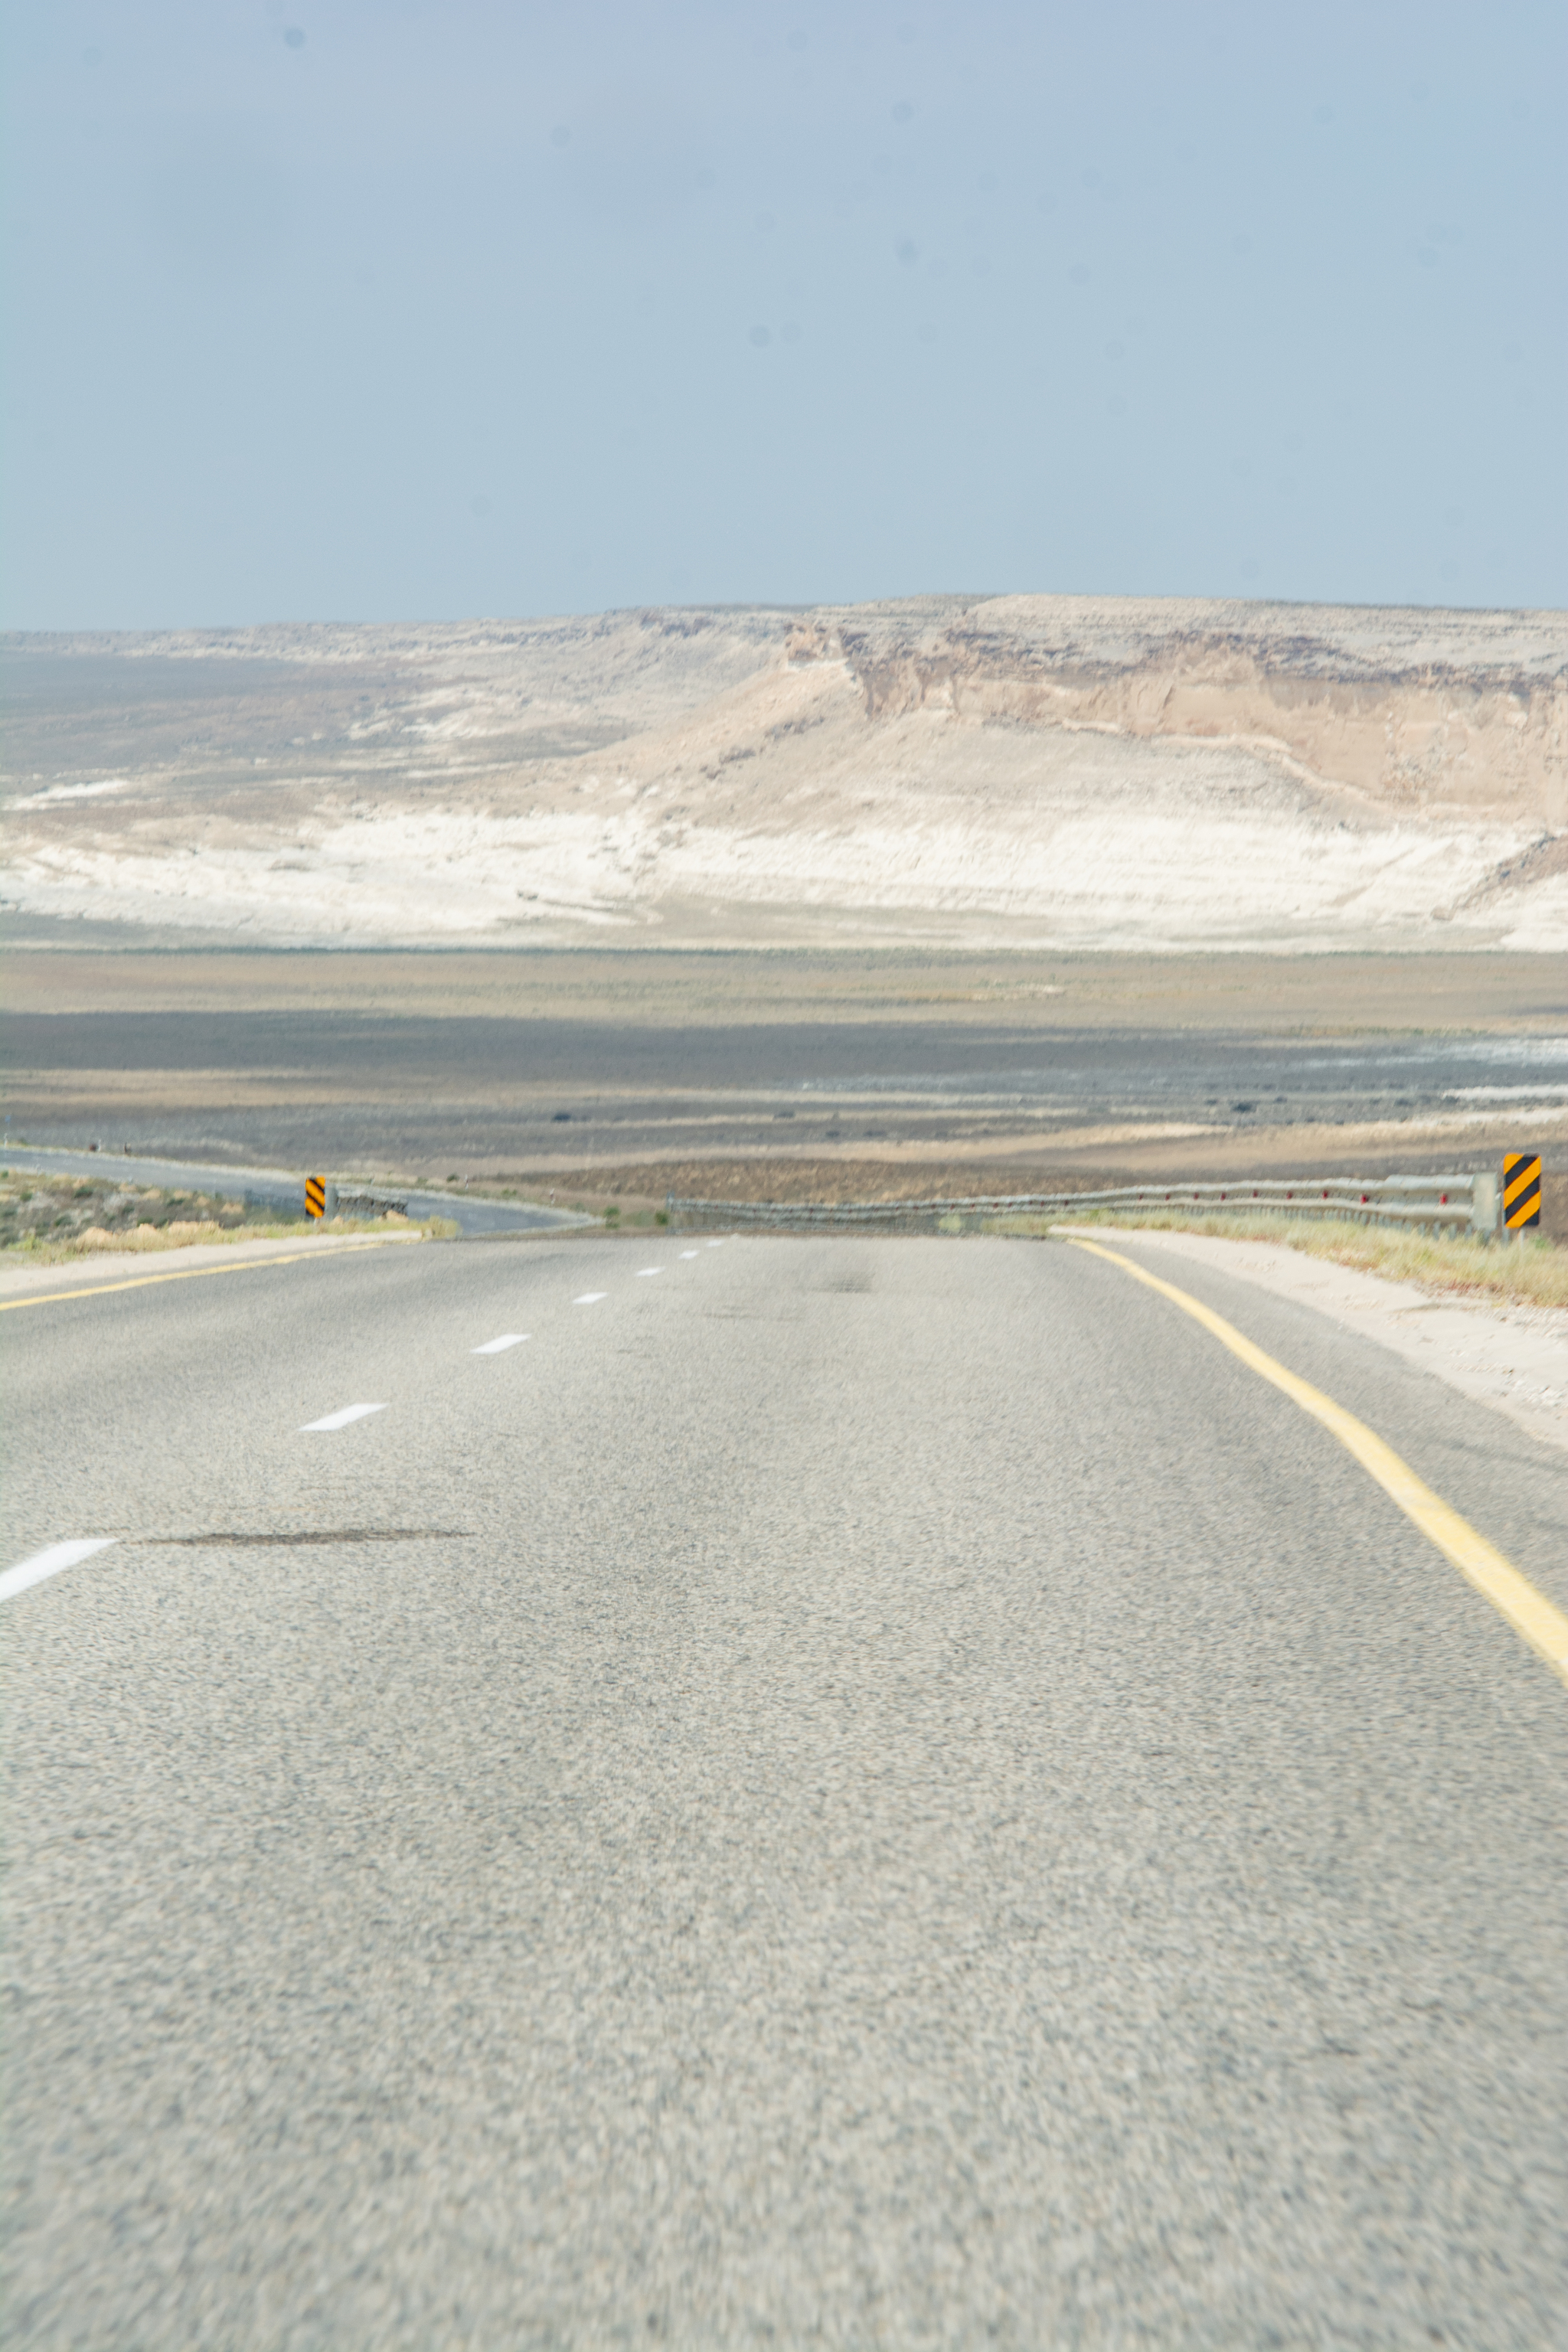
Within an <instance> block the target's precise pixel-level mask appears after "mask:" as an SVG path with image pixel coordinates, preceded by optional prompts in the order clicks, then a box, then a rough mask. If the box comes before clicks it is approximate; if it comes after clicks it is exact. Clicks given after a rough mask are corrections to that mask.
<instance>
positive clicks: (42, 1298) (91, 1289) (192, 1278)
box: [0, 1234, 419, 1315]
mask: <svg viewBox="0 0 1568 2352" xmlns="http://www.w3.org/2000/svg"><path fill="white" fill-rule="evenodd" d="M418 1239H419V1236H418V1234H375V1235H374V1238H370V1237H367V1238H366V1239H365V1240H364V1241H363V1242H341V1243H340V1244H338V1247H337V1248H336V1249H335V1250H291V1251H290V1252H289V1255H288V1256H287V1257H250V1258H236V1260H235V1262H234V1264H233V1265H183V1266H181V1267H180V1268H179V1269H178V1271H177V1272H176V1273H174V1274H136V1275H132V1277H131V1279H130V1280H129V1281H128V1282H84V1283H82V1284H81V1285H80V1286H79V1288H78V1289H76V1290H40V1291H36V1292H35V1293H34V1295H33V1296H32V1297H31V1298H4V1299H0V1315H10V1314H12V1313H14V1312H15V1310H16V1308H17V1307H58V1306H59V1304H60V1303H61V1301H62V1300H63V1299H67V1298H102V1297H104V1296H105V1294H106V1293H107V1292H109V1291H110V1290H145V1289H146V1288H147V1287H148V1286H149V1285H150V1284H152V1283H154V1282H199V1281H200V1280H201V1279H202V1276H204V1275H207V1274H255V1273H256V1271H257V1270H258V1267H260V1266H264V1265H299V1264H300V1261H301V1260H302V1259H304V1258H308V1257H339V1256H342V1255H345V1254H346V1253H349V1252H352V1251H353V1250H367V1249H384V1248H385V1247H386V1245H387V1244H388V1243H389V1242H416V1241H417V1240H418ZM239 1246H240V1247H242V1248H243V1246H244V1244H243V1243H242V1244H239Z"/></svg>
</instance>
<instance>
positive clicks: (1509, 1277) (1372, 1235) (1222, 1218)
mask: <svg viewBox="0 0 1568 2352" xmlns="http://www.w3.org/2000/svg"><path fill="white" fill-rule="evenodd" d="M1051 1224H1058V1225H1060V1224H1074V1225H1105V1226H1110V1227H1111V1228H1113V1229H1114V1228H1117V1227H1121V1229H1122V1230H1124V1231H1128V1232H1132V1231H1136V1230H1137V1229H1139V1228H1140V1227H1142V1228H1143V1229H1144V1230H1145V1231H1156V1232H1157V1231H1159V1230H1160V1229H1161V1228H1163V1229H1165V1230H1166V1231H1168V1232H1174V1233H1184V1234H1219V1235H1220V1236H1221V1237H1222V1238H1223V1239H1226V1240H1228V1241H1245V1242H1280V1243H1283V1244H1284V1245H1285V1247H1286V1248H1287V1249H1293V1250H1300V1251H1301V1252H1302V1254H1303V1255H1305V1256H1307V1257H1326V1258H1331V1259H1332V1260H1333V1261H1334V1263H1335V1265H1351V1266H1355V1267H1356V1268H1357V1269H1358V1270H1359V1271H1360V1272H1361V1273H1363V1274H1380V1275H1382V1276H1384V1279H1385V1280H1387V1281H1389V1282H1413V1283H1415V1284H1417V1285H1418V1286H1420V1288H1421V1289H1423V1290H1426V1291H1430V1292H1432V1293H1434V1294H1436V1295H1437V1296H1447V1297H1454V1296H1455V1295H1458V1296H1461V1297H1474V1298H1484V1299H1496V1300H1501V1301H1506V1302H1507V1303H1509V1304H1510V1305H1512V1306H1516V1307H1568V1250H1561V1249H1557V1248H1555V1247H1554V1246H1553V1244H1552V1243H1551V1242H1548V1241H1538V1240H1536V1241H1526V1242H1506V1243H1500V1242H1485V1243H1483V1242H1479V1241H1476V1240H1472V1239H1471V1238H1470V1237H1469V1236H1468V1235H1467V1236H1465V1237H1464V1238H1462V1239H1454V1240H1449V1239H1447V1237H1445V1238H1444V1239H1443V1240H1441V1241H1438V1240H1434V1239H1432V1238H1431V1237H1430V1236H1428V1235H1427V1234H1415V1233H1408V1232H1405V1233H1402V1232H1400V1231H1399V1230H1398V1228H1397V1227H1394V1226H1390V1225H1358V1224H1354V1223H1352V1222H1351V1220H1350V1219H1349V1218H1339V1217H1324V1218H1321V1219H1320V1218H1316V1217H1281V1216H1272V1215H1269V1214H1268V1213H1266V1212H1258V1213H1253V1214H1251V1215H1247V1214H1242V1215H1238V1216H1228V1215H1219V1216H1203V1215H1199V1216H1193V1215H1190V1214H1189V1215H1184V1214H1183V1213H1182V1212H1181V1211H1180V1210H1179V1209H1148V1210H1134V1211H1132V1212H1131V1213H1127V1212H1121V1211H1116V1210H1110V1209H1089V1210H1086V1211H1085V1212H1084V1213H1083V1214H1082V1215H1081V1216H1072V1215H1070V1214H1064V1215H1062V1216H1058V1217H1055V1218H1051V1219H1049V1220H1047V1219H1045V1218H1040V1217H1037V1218H1029V1219H1024V1218H998V1219H997V1221H996V1223H995V1224H994V1225H993V1226H991V1227H989V1228H988V1230H989V1231H991V1232H994V1233H1003V1232H1018V1231H1021V1230H1023V1229H1024V1228H1025V1227H1027V1229H1028V1230H1029V1231H1030V1232H1032V1233H1036V1234H1043V1233H1045V1232H1047V1230H1048V1228H1049V1226H1050V1225H1051Z"/></svg>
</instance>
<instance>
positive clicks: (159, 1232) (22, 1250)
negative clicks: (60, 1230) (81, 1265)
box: [7, 1216, 461, 1265]
mask: <svg viewBox="0 0 1568 2352" xmlns="http://www.w3.org/2000/svg"><path fill="white" fill-rule="evenodd" d="M383 1225H387V1226H391V1227H392V1228H393V1229H394V1230H395V1232H398V1233H405V1234H419V1235H420V1237H421V1239H423V1240H425V1241H451V1240H453V1239H455V1237H456V1236H457V1234H458V1232H459V1231H460V1230H461V1228H460V1227H459V1226H458V1225H457V1224H456V1223H454V1222H453V1220H452V1219H451V1218H450V1217H426V1218H425V1219H424V1220H423V1221H422V1222H421V1223H418V1224H415V1223H412V1222H411V1221H410V1220H409V1219H408V1218H407V1217H398V1216H388V1217H385V1218H382V1219H377V1220H376V1223H374V1224H371V1223H366V1222H364V1221H363V1220H362V1219H360V1218H352V1219H351V1218H347V1217H336V1218H334V1219H333V1221H332V1223H331V1224H330V1225H328V1224H323V1223H321V1220H320V1218H300V1219H298V1220H295V1221H293V1222H287V1221H286V1222H284V1223H279V1224H276V1225H220V1224H218V1223H216V1222H215V1221H212V1220H208V1219H199V1220H198V1219H186V1218H175V1219H174V1221H173V1222H172V1223H169V1224H166V1225H133V1226H132V1228H131V1230H130V1231H129V1232H128V1233H119V1234H111V1233H109V1232H107V1231H106V1230H105V1228H104V1227H103V1226H102V1225H89V1226H88V1228H87V1230H86V1231H85V1232H84V1233H79V1234H72V1235H71V1238H70V1239H69V1241H61V1242H47V1241H38V1240H37V1239H35V1238H34V1236H33V1235H32V1234H26V1235H24V1237H23V1239H22V1240H21V1241H20V1242H19V1243H18V1244H16V1255H17V1256H18V1257H22V1258H25V1259H26V1262H27V1264H28V1265H70V1264H72V1263H73V1262H74V1261H75V1260H77V1259H79V1258H84V1257H97V1256H99V1255H101V1254H102V1253H104V1252H106V1251H111V1252H113V1253H114V1254H116V1255H121V1254H123V1253H125V1252H130V1253H132V1255H135V1256H138V1257H142V1256H148V1255H156V1254H158V1253H161V1252H163V1251H164V1250H177V1249H193V1248H195V1246H196V1244H198V1243H204V1242H222V1243H224V1244H232V1245H234V1246H236V1247H243V1245H244V1244H246V1243H247V1242H289V1241H299V1240H302V1239H305V1238H307V1237H308V1236H309V1235H310V1234H372V1233H374V1232H375V1231H376V1230H377V1228H378V1226H383ZM7 1255H10V1253H7Z"/></svg>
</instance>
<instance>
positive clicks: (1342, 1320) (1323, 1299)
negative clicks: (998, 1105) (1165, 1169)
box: [1057, 1225, 1568, 1447]
mask: <svg viewBox="0 0 1568 2352" xmlns="http://www.w3.org/2000/svg"><path fill="white" fill-rule="evenodd" d="M1057 1230H1058V1232H1061V1233H1071V1232H1074V1231H1075V1230H1079V1229H1078V1228H1075V1227H1073V1226H1070V1225H1063V1226H1058V1228H1057ZM1081 1230H1082V1231H1083V1233H1084V1235H1085V1238H1086V1239H1089V1240H1093V1241H1096V1242H1099V1243H1100V1244H1101V1245H1102V1246H1103V1247H1105V1248H1107V1249H1114V1248H1115V1247H1116V1245H1117V1240H1118V1236H1117V1234H1114V1233H1108V1232H1106V1231H1104V1230H1103V1229H1101V1228H1100V1227H1093V1228H1089V1227H1084V1228H1082V1229H1081ZM1128 1237H1129V1238H1130V1239H1135V1240H1136V1241H1137V1243H1138V1245H1139V1248H1140V1251H1142V1250H1143V1249H1145V1248H1156V1247H1157V1248H1158V1249H1159V1250H1161V1251H1162V1252H1163V1253H1166V1254H1168V1255H1171V1256H1172V1257H1174V1258H1187V1259H1190V1260H1192V1261H1194V1262H1195V1263H1196V1264H1198V1265H1210V1266H1214V1267H1215V1268H1216V1269H1218V1270H1220V1271H1221V1272H1223V1273H1226V1274H1229V1275H1233V1276H1238V1277H1239V1278H1240V1279H1241V1280H1243V1281H1245V1282H1251V1283H1256V1284H1257V1285H1258V1287H1259V1288H1260V1289H1263V1290H1269V1291H1272V1292H1273V1293H1274V1294H1275V1296H1276V1297H1279V1298H1293V1299H1296V1300H1299V1301H1300V1304H1301V1305H1302V1306H1304V1307H1314V1308H1315V1309H1316V1310H1317V1311H1318V1313H1319V1314H1321V1315H1327V1316H1329V1317H1331V1318H1332V1320H1333V1321H1334V1322H1336V1323H1337V1324H1339V1325H1340V1327H1341V1328H1342V1329H1344V1330H1348V1331H1356V1332H1359V1333H1360V1334H1361V1335H1362V1337H1363V1338H1364V1339H1374V1340H1375V1341H1376V1342H1377V1343H1378V1345H1379V1346H1380V1347H1384V1348H1388V1349H1392V1350H1393V1352H1394V1354H1395V1355H1396V1356H1402V1357H1403V1358H1404V1359H1405V1362H1406V1363H1410V1364H1414V1365H1415V1367H1416V1369H1417V1370H1420V1371H1424V1372H1430V1373H1432V1374H1433V1375H1434V1377H1435V1378H1436V1379H1437V1380H1440V1381H1447V1384H1448V1386H1449V1387H1450V1388H1453V1389H1458V1391H1460V1393H1461V1394H1462V1395H1464V1396H1468V1397H1472V1398H1474V1399H1475V1401H1476V1402H1478V1403H1479V1404H1487V1405H1492V1406H1495V1407H1496V1409H1497V1410H1498V1411H1499V1412H1506V1413H1507V1414H1508V1415H1509V1417H1510V1420H1512V1421H1516V1422H1517V1423H1519V1425H1520V1427H1521V1429H1527V1430H1529V1432H1530V1433H1531V1436H1533V1437H1539V1438H1541V1439H1542V1441H1543V1442H1544V1443H1545V1444H1550V1445H1559V1446H1563V1447H1568V1308H1563V1307H1492V1306H1484V1305H1481V1304H1479V1302H1476V1301H1473V1300H1468V1299H1467V1300H1464V1301H1458V1300H1457V1301H1455V1302H1454V1303H1452V1304H1449V1303H1447V1302H1446V1301H1444V1300H1442V1299H1435V1298H1433V1297H1431V1296H1430V1295H1429V1294H1428V1293H1427V1292H1426V1291H1424V1290H1421V1289H1419V1288H1418V1287H1417V1286H1415V1284H1414V1283H1410V1282H1389V1281H1386V1280H1384V1277H1383V1276H1381V1275H1375V1274H1363V1273H1360V1272H1359V1271H1358V1270H1357V1269H1355V1268H1354V1267H1352V1266H1345V1265H1332V1264H1331V1263H1329V1262H1328V1261H1326V1260H1324V1259H1322V1258H1316V1257H1306V1256H1304V1255H1302V1254H1301V1252H1300V1250H1293V1249H1289V1248H1288V1247H1286V1246H1284V1245H1282V1244H1276V1243H1273V1242H1245V1241H1226V1240H1222V1239H1221V1238H1219V1237H1218V1236H1217V1235H1212V1234H1170V1233H1158V1232H1149V1233H1145V1232H1139V1233H1136V1234H1131V1235H1129V1236H1128ZM1178 1279H1179V1277H1178V1276H1175V1275H1174V1274H1173V1276H1172V1280H1173V1281H1175V1280H1178Z"/></svg>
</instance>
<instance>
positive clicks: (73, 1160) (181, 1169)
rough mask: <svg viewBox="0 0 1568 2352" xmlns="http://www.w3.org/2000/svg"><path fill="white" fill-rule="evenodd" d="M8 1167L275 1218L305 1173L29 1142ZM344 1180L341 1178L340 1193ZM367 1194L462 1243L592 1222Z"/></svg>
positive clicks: (299, 1196) (426, 1196)
mask: <svg viewBox="0 0 1568 2352" xmlns="http://www.w3.org/2000/svg"><path fill="white" fill-rule="evenodd" d="M5 1162H6V1165H7V1166H8V1167H11V1168H16V1169H21V1170H24V1171H26V1173H28V1174H29V1175H33V1174H37V1175H45V1176H97V1177H103V1178H107V1179H108V1180H109V1181H110V1182H111V1183H120V1184H149V1185H163V1186H165V1187H167V1188H168V1189H170V1190H178V1191H183V1192H205V1193H207V1194H208V1195H210V1196H212V1197H215V1198H216V1199H218V1200H224V1201H249V1200H255V1201H264V1202H267V1203H268V1205H269V1206H271V1207H274V1208H276V1209H277V1210H278V1211H279V1213H280V1214H281V1215H284V1216H288V1217H301V1216H303V1214H304V1213H305V1200H304V1193H305V1176H304V1172H303V1171H298V1172H296V1171H293V1170H290V1169H288V1168H235V1167H230V1166H228V1165H227V1164H226V1163H225V1162H222V1161H218V1160H154V1159H148V1158H146V1157H144V1156H140V1155H138V1154H136V1153H134V1152H132V1153H121V1152H118V1151H92V1152H89V1151H49V1150H36V1149H35V1148H34V1147H33V1146H32V1145H30V1144H28V1145H20V1144H19V1145H17V1146H16V1148H15V1149H9V1148H8V1149H7V1150H6V1152H5ZM349 1181H350V1180H349V1179H346V1178H345V1180H344V1190H345V1191H346V1190H347V1189H348V1184H349ZM364 1184H365V1190H366V1191H367V1192H380V1193H381V1194H382V1195H383V1196H384V1197H391V1196H393V1195H394V1194H395V1196H396V1197H397V1198H398V1199H399V1200H401V1201H404V1202H406V1204H407V1206H408V1209H409V1211H410V1212H411V1213H412V1214H413V1215H414V1216H416V1217H449V1218H450V1219H451V1220H452V1222H453V1223H454V1224H456V1225H457V1226H458V1230H459V1231H460V1232H461V1234H463V1237H464V1239H465V1240H468V1241H472V1240H477V1239H478V1238H479V1236H480V1235H481V1234H525V1233H546V1232H556V1231H558V1230H560V1229H561V1228H563V1227H565V1226H569V1225H585V1224H588V1223H592V1222H593V1220H591V1219H589V1218H587V1217H585V1216H582V1215H580V1214H579V1213H577V1212H576V1211H575V1210H573V1209H552V1208H546V1207H543V1206H542V1205H541V1204H540V1203H539V1202H534V1201H492V1200H489V1199H485V1198H481V1197H480V1196H479V1195H477V1194H475V1195H472V1196H470V1195H469V1194H468V1193H466V1192H419V1191H418V1190H417V1189H416V1190H412V1191H411V1190H410V1188H409V1187H408V1186H407V1185H406V1184H398V1183H396V1182H395V1181H392V1180H391V1179H385V1180H384V1181H377V1180H376V1179H375V1178H374V1177H368V1178H366V1179H365V1180H364Z"/></svg>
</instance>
